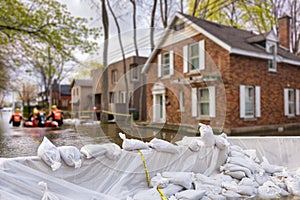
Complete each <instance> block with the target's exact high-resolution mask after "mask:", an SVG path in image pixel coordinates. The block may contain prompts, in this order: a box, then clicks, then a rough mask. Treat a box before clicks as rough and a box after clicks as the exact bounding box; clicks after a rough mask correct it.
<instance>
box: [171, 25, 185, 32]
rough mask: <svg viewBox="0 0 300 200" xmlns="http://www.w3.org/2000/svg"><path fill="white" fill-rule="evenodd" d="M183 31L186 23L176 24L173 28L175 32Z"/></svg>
mask: <svg viewBox="0 0 300 200" xmlns="http://www.w3.org/2000/svg"><path fill="white" fill-rule="evenodd" d="M182 29H184V23H180V24H176V25H174V27H173V30H174V31H179V30H182Z"/></svg>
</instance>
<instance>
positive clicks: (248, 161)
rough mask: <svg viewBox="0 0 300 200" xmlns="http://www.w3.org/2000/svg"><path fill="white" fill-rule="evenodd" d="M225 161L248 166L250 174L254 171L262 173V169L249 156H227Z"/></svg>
mask: <svg viewBox="0 0 300 200" xmlns="http://www.w3.org/2000/svg"><path fill="white" fill-rule="evenodd" d="M227 163H231V164H235V165H240V166H242V167H246V168H248V169H249V170H250V171H251V172H252V174H254V173H256V172H257V173H260V174H262V173H264V169H263V168H262V167H261V166H260V165H258V164H257V163H255V162H254V161H253V160H251V159H250V158H247V157H244V158H241V157H228V159H227Z"/></svg>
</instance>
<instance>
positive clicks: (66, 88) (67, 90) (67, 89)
mask: <svg viewBox="0 0 300 200" xmlns="http://www.w3.org/2000/svg"><path fill="white" fill-rule="evenodd" d="M60 93H61V94H62V95H71V86H70V85H60Z"/></svg>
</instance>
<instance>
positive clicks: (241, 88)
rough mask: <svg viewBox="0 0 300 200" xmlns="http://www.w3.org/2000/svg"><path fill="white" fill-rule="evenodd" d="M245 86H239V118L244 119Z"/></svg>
mask: <svg viewBox="0 0 300 200" xmlns="http://www.w3.org/2000/svg"><path fill="white" fill-rule="evenodd" d="M245 89H246V86H245V85H240V118H245V116H246V113H245V108H246V99H245V95H246V94H245Z"/></svg>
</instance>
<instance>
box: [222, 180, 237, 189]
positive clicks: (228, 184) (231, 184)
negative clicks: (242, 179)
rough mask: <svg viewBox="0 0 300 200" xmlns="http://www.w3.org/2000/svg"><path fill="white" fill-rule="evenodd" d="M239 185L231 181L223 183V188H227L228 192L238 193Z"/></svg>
mask: <svg viewBox="0 0 300 200" xmlns="http://www.w3.org/2000/svg"><path fill="white" fill-rule="evenodd" d="M237 186H238V185H237V183H236V182H235V181H230V182H227V181H225V182H223V183H222V187H223V188H225V189H226V190H233V191H236V189H237Z"/></svg>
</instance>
